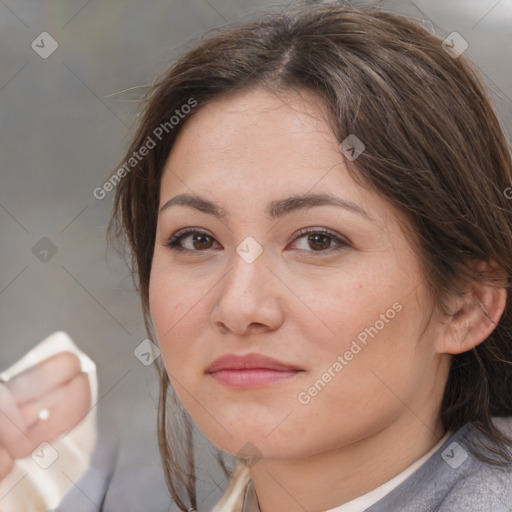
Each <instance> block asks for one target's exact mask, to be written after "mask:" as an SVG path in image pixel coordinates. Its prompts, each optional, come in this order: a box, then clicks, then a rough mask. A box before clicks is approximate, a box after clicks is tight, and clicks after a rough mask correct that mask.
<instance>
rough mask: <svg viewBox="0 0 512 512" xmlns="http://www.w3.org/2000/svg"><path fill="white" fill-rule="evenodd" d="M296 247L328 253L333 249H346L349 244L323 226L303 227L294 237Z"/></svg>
mask: <svg viewBox="0 0 512 512" xmlns="http://www.w3.org/2000/svg"><path fill="white" fill-rule="evenodd" d="M293 243H294V244H295V246H296V248H298V249H300V250H302V251H305V252H309V253H313V254H314V253H320V254H319V256H321V255H322V254H329V253H332V252H335V251H339V250H342V249H346V248H347V247H349V246H350V244H349V243H348V242H346V241H345V240H343V239H342V238H341V237H340V236H339V235H337V234H336V233H334V232H331V231H329V230H327V229H325V228H304V229H301V230H300V231H299V232H298V233H296V236H295V238H294V241H293Z"/></svg>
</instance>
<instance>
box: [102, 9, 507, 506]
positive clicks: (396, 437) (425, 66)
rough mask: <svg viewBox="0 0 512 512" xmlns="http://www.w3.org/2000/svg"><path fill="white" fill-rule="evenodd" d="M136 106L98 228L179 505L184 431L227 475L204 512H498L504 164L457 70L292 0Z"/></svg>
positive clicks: (192, 57) (468, 77)
mask: <svg viewBox="0 0 512 512" xmlns="http://www.w3.org/2000/svg"><path fill="white" fill-rule="evenodd" d="M459 53H460V52H459ZM455 55H457V57H455ZM147 100H148V101H147V105H146V106H145V110H144V113H143V116H142V118H141V122H140V125H139V128H138V131H137V133H136V135H135V137H134V139H133V142H132V144H131V146H130V148H129V150H128V152H127V154H126V158H125V160H124V161H123V164H122V166H120V167H119V169H118V170H117V171H116V173H115V174H116V179H117V182H116V183H117V195H116V202H115V210H114V217H113V221H112V224H111V229H112V232H113V233H114V234H116V235H117V236H126V239H127V242H128V245H129V247H130V249H131V251H132V255H133V264H134V271H135V272H136V275H137V282H138V285H139V290H140V294H141V299H142V305H143V309H144V313H145V317H146V321H147V326H148V332H150V334H151V333H152V332H153V331H154V339H155V342H157V343H158V345H159V347H160V350H161V352H162V361H163V365H164V368H162V381H161V401H160V417H159V429H160V448H161V455H162V459H163V462H164V469H165V475H166V479H167V483H168V486H169V489H170V492H171V494H172V496H173V498H174V499H175V501H176V503H177V504H178V506H179V507H180V509H181V510H184V511H186V510H196V509H198V508H200V506H199V504H198V500H197V497H196V491H195V483H196V482H195V477H194V469H193V466H194V464H193V462H194V458H193V457H194V454H193V446H192V430H191V420H192V421H193V422H194V423H195V424H196V425H197V426H198V427H199V428H200V429H201V430H202V432H203V433H204V434H205V435H206V437H207V438H208V439H209V440H210V441H211V442H212V443H213V444H214V445H216V446H217V447H218V448H220V450H221V452H224V453H227V454H230V455H233V456H235V457H236V458H237V459H238V462H237V465H236V468H235V469H234V471H233V472H232V474H231V482H230V485H229V487H228V489H227V490H226V494H225V496H224V497H223V499H222V500H221V502H220V503H219V504H218V505H217V507H216V509H215V510H217V511H221V510H222V511H227V510H237V511H240V510H244V511H246V512H247V511H258V510H261V511H263V512H269V511H286V512H295V511H303V510H308V511H315V512H317V511H325V510H329V511H337V512H338V511H348V510H350V511H355V510H371V511H374V512H376V511H384V510H393V511H395V510H408V511H413V510H414V511H415V512H417V511H418V510H422V511H430V510H442V511H448V510H450V511H453V510H509V508H510V507H512V495H511V491H510V489H511V488H512V485H511V484H512V476H511V473H510V464H511V462H512V455H511V451H510V446H511V441H510V435H511V431H510V420H509V419H507V418H509V417H510V416H511V414H512V393H511V392H512V385H511V383H512V379H511V375H512V373H511V364H512V363H511V361H512V348H511V344H510V336H511V332H510V327H511V321H512V311H511V309H510V300H509V298H508V294H507V291H508V289H509V276H510V275H511V271H512V258H511V256H510V255H511V254H512V216H511V208H510V202H509V201H508V200H507V198H506V197H505V195H504V191H505V190H506V189H508V187H510V185H511V181H512V180H511V169H512V164H511V158H510V152H509V149H508V147H507V144H506V141H505V139H504V136H503V133H502V132H501V130H500V127H499V123H498V121H497V119H496V117H495V115H494V112H493V109H492V107H491V104H490V101H489V99H488V97H487V95H486V93H485V92H484V87H483V85H482V83H481V81H480V79H479V78H478V75H477V72H476V71H475V69H474V67H472V65H471V64H470V63H469V62H468V60H467V59H466V58H465V57H464V56H463V55H459V54H457V53H454V52H453V51H452V52H448V51H445V49H444V48H443V45H442V42H441V40H439V39H438V38H437V37H435V36H433V35H432V34H430V33H428V32H426V31H425V30H424V29H423V28H422V27H421V26H419V25H418V24H417V23H416V22H414V21H410V20H407V19H405V18H402V17H400V16H397V15H392V14H389V13H385V12H381V11H380V10H376V9H367V10H358V9H354V8H352V7H350V6H342V5H340V4H339V3H338V2H326V3H321V4H318V5H308V4H304V5H299V6H292V7H290V8H289V9H287V10H283V11H282V12H280V13H270V14H269V15H268V16H266V17H263V18H262V19H260V20H258V21H257V22H252V23H246V24H244V25H241V26H238V27H232V28H231V29H229V30H225V31H223V32H220V33H217V34H214V35H211V36H209V37H208V38H205V39H203V40H201V42H200V43H199V45H198V46H197V47H196V48H194V49H192V50H190V51H189V52H188V53H186V54H185V55H184V56H183V57H182V58H181V59H180V60H178V62H176V63H175V64H174V65H173V66H172V68H171V69H170V70H169V71H168V72H167V73H166V74H165V75H164V76H163V77H162V78H161V80H160V81H159V82H158V83H157V84H156V85H155V86H154V87H153V88H152V89H151V91H150V93H149V95H148V98H147ZM497 417H501V418H497ZM178 427H179V428H178ZM220 461H221V462H222V458H220ZM224 467H225V466H224ZM225 469H226V471H227V472H228V474H229V473H230V470H228V469H227V468H226V467H225Z"/></svg>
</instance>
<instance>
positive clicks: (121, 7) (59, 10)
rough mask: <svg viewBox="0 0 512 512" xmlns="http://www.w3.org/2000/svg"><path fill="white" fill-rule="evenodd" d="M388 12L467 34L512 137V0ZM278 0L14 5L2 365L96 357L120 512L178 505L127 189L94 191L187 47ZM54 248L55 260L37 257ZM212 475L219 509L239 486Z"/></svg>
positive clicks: (0, 177)
mask: <svg viewBox="0 0 512 512" xmlns="http://www.w3.org/2000/svg"><path fill="white" fill-rule="evenodd" d="M354 3H357V2H354ZM359 3H365V2H359ZM372 3H373V4H379V3H380V5H381V6H383V7H386V8H390V9H392V10H395V11H398V12H403V13H405V14H410V15H413V16H416V17H419V18H420V19H422V20H424V21H423V22H424V24H425V26H427V27H428V28H430V29H431V30H433V31H435V33H436V34H438V35H439V36H441V37H443V38H444V37H446V36H447V35H448V34H450V33H451V32H452V31H456V32H458V33H459V34H461V35H462V37H463V38H464V39H466V40H467V41H468V43H469V47H468V50H467V51H466V54H467V55H468V56H469V57H470V58H471V59H472V60H473V62H474V63H475V64H476V65H477V66H478V68H479V70H480V72H481V73H482V74H483V76H484V78H485V80H486V82H487V84H488V86H489V88H490V90H491V94H492V96H493V99H494V101H495V105H496V109H497V111H498V113H499V116H500V118H501V120H502V122H503V126H504V127H505V129H506V130H507V131H508V132H510V131H511V129H510V127H511V126H512V99H511V98H512V59H511V58H510V57H511V54H512V52H511V49H512V28H511V27H512V2H511V1H510V0H499V1H498V0H450V1H448V0H441V1H439V0H432V1H429V0H423V1H417V2H415V3H412V2H404V1H393V2H389V1H388V2H385V1H383V2H379V1H373V2H372ZM269 5H276V2H270V1H268V2H267V1H261V0H259V1H253V2H249V0H245V1H235V0H181V1H178V0H174V1H173V0H171V1H162V0H159V1H157V0H152V1H144V2H141V1H135V0H125V1H120V0H115V1H105V0H90V1H87V0H66V1H64V0H54V1H48V0H46V1H42V0H37V1H36V0H33V1H28V0H27V1H25V0H0V233H1V237H0V240H1V244H2V245H1V247H2V257H1V259H0V329H1V331H0V370H2V369H5V368H7V367H8V366H10V365H11V364H12V363H14V362H15V361H16V360H17V359H19V358H20V357H21V356H22V355H23V354H24V353H25V352H27V351H28V350H29V349H30V348H31V347H33V346H34V345H36V344H37V343H38V342H39V341H40V340H42V339H43V338H45V337H46V336H47V335H49V334H50V333H52V332H53V331H56V330H65V331H67V332H68V333H69V334H70V335H71V337H72V338H73V339H74V341H75V342H76V343H77V344H78V346H79V347H80V348H81V349H82V350H83V351H85V352H86V353H87V354H88V355H89V356H90V357H91V358H92V359H93V360H94V361H95V362H96V364H97V367H98V376H99V384H100V402H99V405H98V409H99V412H100V424H101V428H102V431H103V432H110V433H111V436H112V438H114V439H116V440H118V441H119V442H120V455H119V459H118V460H117V466H116V473H115V475H116V476H115V480H114V482H113V484H112V486H113V487H112V494H111V501H112V500H115V501H116V503H117V506H118V510H127V511H132V510H133V511H136V510H143V509H144V505H147V503H148V501H147V499H148V496H151V498H152V499H153V503H154V505H153V506H152V507H151V508H147V509H148V510H149V509H151V510H158V507H161V509H162V510H165V509H167V508H168V507H167V505H166V503H169V501H170V500H169V499H168V498H167V496H166V491H165V488H164V484H163V479H162V476H161V470H160V461H159V458H158V453H157V444H156V426H155V424H156V404H157V397H158V385H157V379H156V372H155V369H154V368H153V367H152V366H150V367H146V366H144V365H143V364H141V363H140V361H139V360H138V359H137V358H136V357H135V356H134V354H133V351H134V349H135V348H136V347H137V346H138V345H139V343H141V341H142V340H143V339H144V338H145V332H144V327H143V323H142V318H141V315H140V312H139V302H138V297H137V295H136V293H135V292H134V291H133V288H132V284H131V278H130V276H129V274H128V272H127V270H126V268H125V267H124V264H123V262H122V261H121V260H120V259H119V258H118V256H117V255H116V254H114V253H111V252H108V253H107V251H106V243H105V242H106V239H105V228H106V224H107V222H108V219H109V214H110V210H111V206H112V193H110V194H108V195H107V197H106V198H105V199H103V200H98V199H95V198H94V196H93V190H94V189H95V188H96V187H98V186H101V185H102V183H103V182H104V180H105V178H106V177H107V175H108V174H109V172H110V171H111V170H112V169H114V168H116V167H117V164H118V163H119V161H120V160H121V158H122V156H123V155H124V151H125V149H126V147H127V144H128V141H129V137H130V134H131V133H132V129H133V126H134V122H135V119H136V118H135V112H136V107H137V99H138V98H140V97H141V95H142V93H143V91H144V87H145V86H147V85H149V84H150V83H151V82H152V81H153V80H154V78H155V76H156V75H157V74H158V73H160V72H162V71H163V70H164V69H165V68H166V67H167V66H168V65H169V64H170V62H172V60H173V58H174V57H175V56H176V55H177V53H176V52H177V51H178V50H179V49H180V47H182V46H183V45H184V44H185V43H187V44H190V42H191V41H192V40H193V38H195V37H197V36H199V35H200V34H201V33H202V32H204V31H205V30H207V29H208V28H211V27H215V26H219V25H222V24H224V23H226V22H228V21H231V20H235V19H236V18H238V17H239V16H241V15H243V14H246V13H248V12H252V11H256V10H257V9H259V8H262V7H265V6H269ZM43 31H46V32H49V33H50V34H51V36H52V37H53V38H54V39H55V40H56V41H57V42H58V45H59V46H58V48H57V50H56V51H55V52H54V53H53V54H52V55H51V56H49V57H48V58H47V59H43V58H41V57H40V56H39V55H38V54H37V53H36V52H35V51H34V50H33V49H32V48H31V43H32V41H33V40H35V39H36V37H37V36H39V34H41V33H42V32H43ZM482 129H485V127H482ZM507 136H508V135H507ZM509 140H510V139H509ZM42 238H47V239H49V240H50V241H51V243H49V242H48V241H46V240H43V241H41V239H42ZM36 244H38V245H36ZM34 246H35V247H36V248H35V249H34ZM52 248H54V249H53V250H56V253H55V254H54V255H52ZM44 250H47V251H49V252H48V255H47V257H46V258H47V259H48V258H49V259H48V261H41V259H39V258H38V257H36V255H35V254H34V252H36V253H39V257H40V258H41V257H43V256H44V253H41V251H44ZM50 256H51V257H50ZM43 260H44V258H43ZM207 467H208V470H207V473H206V474H205V475H204V478H205V479H206V480H210V483H207V484H205V485H204V486H203V490H202V498H203V499H205V500H206V501H204V505H205V506H206V508H205V510H207V509H210V508H211V505H212V504H213V503H214V502H215V501H216V500H217V499H218V497H219V496H220V493H221V487H222V486H223V485H225V482H223V477H222V475H221V473H220V472H219V471H218V470H216V469H215V468H214V466H213V464H210V463H207ZM210 493H211V494H210ZM208 495H209V496H208ZM157 504H158V505H157ZM114 509H115V508H114Z"/></svg>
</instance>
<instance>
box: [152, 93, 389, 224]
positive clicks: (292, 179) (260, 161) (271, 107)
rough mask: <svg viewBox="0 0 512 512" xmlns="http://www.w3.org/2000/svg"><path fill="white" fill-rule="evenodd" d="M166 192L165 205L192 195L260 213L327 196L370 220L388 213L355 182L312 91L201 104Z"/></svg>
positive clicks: (167, 174) (172, 159) (176, 152)
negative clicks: (299, 198)
mask: <svg viewBox="0 0 512 512" xmlns="http://www.w3.org/2000/svg"><path fill="white" fill-rule="evenodd" d="M161 187H162V190H161V192H162V194H161V202H162V204H163V203H165V201H167V200H169V198H170V196H172V195H175V194H181V193H189V194H190V193H192V194H198V195H201V196H209V197H210V198H211V199H212V200H214V201H217V202H218V203H220V204H224V203H226V201H229V203H234V202H236V201H240V202H242V203H244V204H245V205H246V207H247V208H250V206H251V205H254V207H255V208H256V207H257V208H258V209H259V210H263V208H264V207H265V206H266V205H267V203H268V202H270V201H271V200H276V199H282V198H283V197H286V196H290V195H294V194H295V195H299V194H305V193H308V192H309V193H322V192H323V193H331V194H336V195H338V196H341V197H344V198H346V199H349V200H351V201H353V202H355V203H357V204H359V205H360V206H361V207H362V208H363V209H365V210H366V211H367V212H369V213H370V216H372V217H380V218H382V216H383V214H385V213H386V211H387V213H390V207H391V205H390V204H389V203H388V202H387V201H385V200H384V198H382V197H380V196H379V195H378V194H376V193H375V192H373V191H370V190H368V189H367V188H363V187H361V186H360V185H359V184H357V183H356V182H355V181H354V180H353V178H352V177H351V175H350V173H349V172H348V170H347V167H346V162H345V160H344V157H343V155H342V154H341V152H340V149H339V141H338V140H337V139H336V137H335V135H334V133H333V132H332V129H331V127H330V125H329V123H328V114H327V110H326V106H325V105H324V103H323V102H322V101H321V100H320V99H319V98H318V97H317V96H316V95H315V94H314V93H311V92H309V91H299V92H297V91H291V92H286V93H280V94H278V95H276V94H274V93H272V92H269V91H266V90H263V89H255V90H251V91H244V92H239V93H236V94H233V95H229V96H224V97H222V98H219V99H216V100H214V101H211V102H209V103H207V104H206V105H204V106H201V105H199V109H198V110H197V111H196V113H195V114H194V115H193V116H192V117H191V118H190V119H188V120H187V121H186V123H185V125H184V126H183V128H182V130H181V132H180V133H179V135H178V137H177V139H176V141H175V144H174V146H173V149H172V150H171V153H170V155H169V158H168V161H167V163H166V167H165V170H164V174H163V178H162V184H161ZM262 203H263V204H262ZM162 204H161V206H162ZM379 208H380V209H381V211H380V212H379V211H378V210H379ZM227 210H228V213H229V208H227ZM372 210H373V211H374V214H375V215H373V214H372V213H371V211H372ZM382 210H386V211H384V212H383V211H382ZM395 213H396V212H395Z"/></svg>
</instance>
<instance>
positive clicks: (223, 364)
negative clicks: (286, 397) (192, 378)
mask: <svg viewBox="0 0 512 512" xmlns="http://www.w3.org/2000/svg"><path fill="white" fill-rule="evenodd" d="M301 371H303V370H302V369H301V368H298V367H297V366H294V365H291V364H287V363H283V362H281V361H278V360H277V359H272V358H271V357H267V356H263V355H261V354H246V355H244V356H238V355H236V354H228V355H225V356H222V357H219V358H218V359H216V360H215V361H214V362H213V363H212V364H211V365H210V366H209V367H208V369H207V370H206V373H208V374H210V375H211V376H212V377H213V378H214V379H215V380H217V381H218V382H220V383H221V384H224V385H226V386H229V387H233V388H250V387H260V386H268V385H270V384H276V383H278V382H282V381H283V380H286V379H289V378H290V377H293V376H294V375H297V373H299V372H301Z"/></svg>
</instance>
